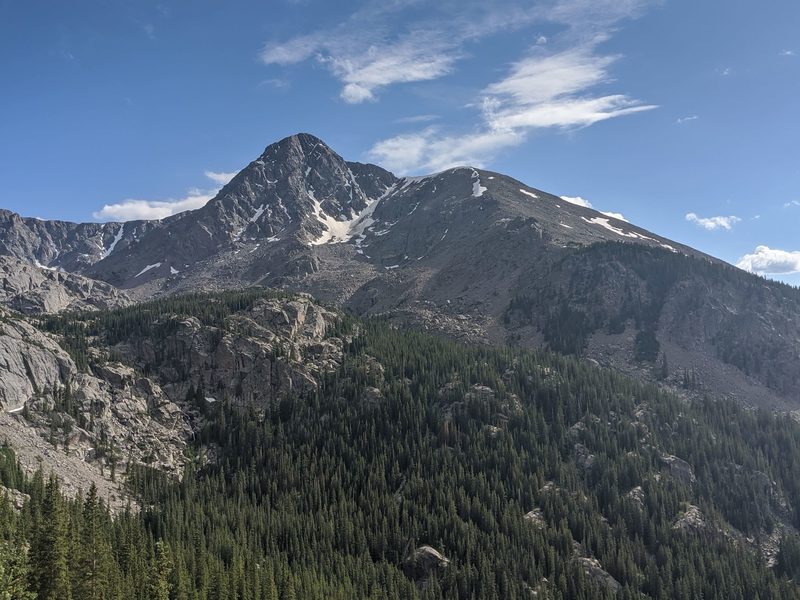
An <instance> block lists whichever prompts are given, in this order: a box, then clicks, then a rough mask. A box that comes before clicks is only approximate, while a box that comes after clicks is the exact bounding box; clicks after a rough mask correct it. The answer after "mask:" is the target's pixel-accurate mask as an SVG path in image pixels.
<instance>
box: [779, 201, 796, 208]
mask: <svg viewBox="0 0 800 600" xmlns="http://www.w3.org/2000/svg"><path fill="white" fill-rule="evenodd" d="M798 206H800V200H789V202H787V203H786V204H784V205H783V208H796V207H798Z"/></svg>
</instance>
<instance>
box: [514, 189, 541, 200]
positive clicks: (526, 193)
mask: <svg viewBox="0 0 800 600" xmlns="http://www.w3.org/2000/svg"><path fill="white" fill-rule="evenodd" d="M519 191H520V192H522V193H523V194H525V195H526V196H530V197H531V198H538V197H539V196H537V195H536V194H534V193H533V192H529V191H528V190H523V189H522V188H519Z"/></svg>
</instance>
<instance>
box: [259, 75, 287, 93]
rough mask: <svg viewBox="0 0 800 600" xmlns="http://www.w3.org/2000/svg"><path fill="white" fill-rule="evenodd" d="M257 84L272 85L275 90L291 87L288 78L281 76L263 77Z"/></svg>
mask: <svg viewBox="0 0 800 600" xmlns="http://www.w3.org/2000/svg"><path fill="white" fill-rule="evenodd" d="M258 85H259V86H265V85H268V86H270V87H274V88H275V89H277V90H286V89H288V88H290V87H291V85H292V84H291V82H290V81H289V80H288V79H284V78H282V77H270V78H269V79H264V80H263V81H261V82H260V83H259V84H258Z"/></svg>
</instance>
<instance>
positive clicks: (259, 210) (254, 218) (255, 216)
mask: <svg viewBox="0 0 800 600" xmlns="http://www.w3.org/2000/svg"><path fill="white" fill-rule="evenodd" d="M263 214H264V205H263V204H262V205H261V206H259V207H258V208H257V209H256V212H255V213H253V216H252V217H250V222H251V223H255V222H256V221H257V220H258V218H259V217H260V216H261V215H263Z"/></svg>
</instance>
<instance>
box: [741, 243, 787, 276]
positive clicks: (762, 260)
mask: <svg viewBox="0 0 800 600" xmlns="http://www.w3.org/2000/svg"><path fill="white" fill-rule="evenodd" d="M736 266H737V267H739V268H740V269H744V270H745V271H750V272H751V273H758V274H761V275H790V274H792V273H800V251H787V250H777V249H775V248H770V247H769V246H757V247H756V249H755V250H754V251H753V252H752V253H751V254H745V255H744V256H743V257H742V258H740V259H739V261H738V262H737V263H736Z"/></svg>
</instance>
